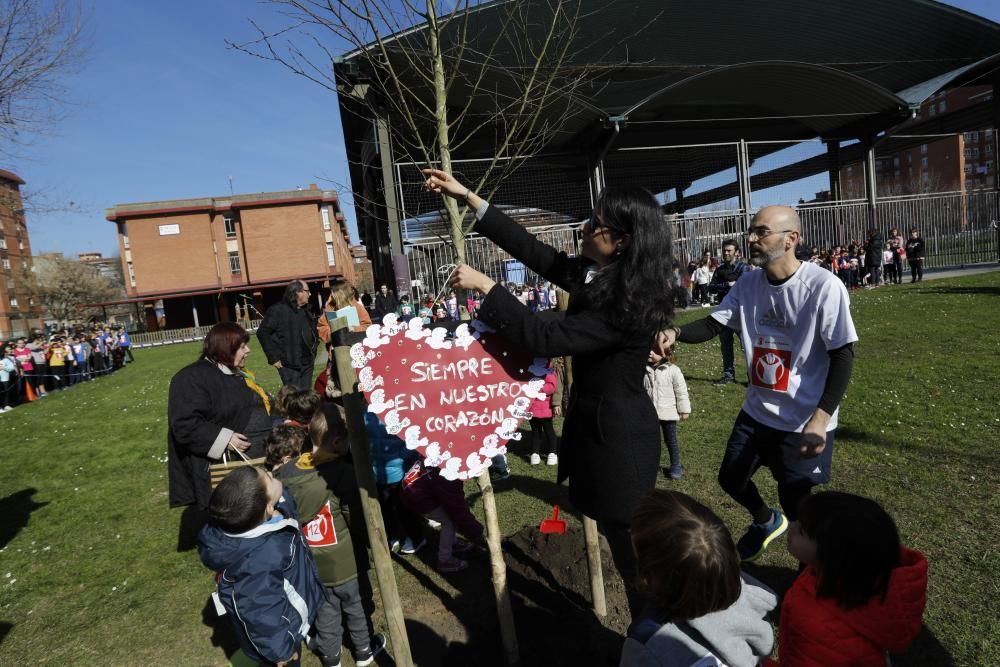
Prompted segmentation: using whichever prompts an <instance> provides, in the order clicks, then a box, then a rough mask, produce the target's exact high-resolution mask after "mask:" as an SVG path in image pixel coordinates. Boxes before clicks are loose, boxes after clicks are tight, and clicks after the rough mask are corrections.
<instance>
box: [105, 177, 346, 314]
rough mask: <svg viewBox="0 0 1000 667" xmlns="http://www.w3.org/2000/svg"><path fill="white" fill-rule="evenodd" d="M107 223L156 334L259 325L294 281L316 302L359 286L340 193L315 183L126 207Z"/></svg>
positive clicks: (132, 295) (129, 286)
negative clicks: (244, 322)
mask: <svg viewBox="0 0 1000 667" xmlns="http://www.w3.org/2000/svg"><path fill="white" fill-rule="evenodd" d="M106 217H107V219H108V220H109V221H111V222H113V223H115V224H116V225H117V227H118V246H119V251H120V253H121V265H122V274H123V276H124V281H125V289H126V292H127V294H128V301H130V302H132V303H135V304H136V308H137V309H138V310H140V311H141V312H142V313H143V314H144V318H143V319H144V321H145V323H146V326H147V328H149V329H156V328H163V327H166V328H170V329H174V328H182V327H189V326H197V325H204V324H212V323H215V322H219V321H232V320H236V319H238V318H240V319H254V318H256V317H258V316H259V313H262V312H263V311H264V310H266V308H267V306H268V305H270V304H272V303H274V302H276V301H278V300H280V299H281V294H282V292H283V290H284V288H285V285H287V284H288V283H289V282H290V281H291V280H293V279H301V280H304V281H306V282H307V283H308V284H309V285H310V288H311V289H312V291H313V293H314V294H315V295H316V299H317V301H319V300H320V299H321V298H322V297H321V294H320V293H321V290H322V288H323V287H328V286H329V285H330V284H331V282H338V281H343V280H347V281H350V282H352V283H353V282H354V281H355V269H354V258H353V257H352V254H351V251H350V247H349V246H350V238H349V235H348V231H347V226H346V224H345V222H344V216H343V214H342V213H341V210H340V206H339V200H338V197H337V193H336V192H334V191H332V190H320V189H318V188H317V187H316V186H315V185H310V186H309V189H307V190H290V191H283V192H262V193H258V194H237V195H232V196H229V197H209V198H204V199H175V200H170V201H158V202H146V203H137V204H119V205H117V206H115V207H113V208H110V209H108V210H107V211H106ZM247 313H250V314H249V315H248V314H247Z"/></svg>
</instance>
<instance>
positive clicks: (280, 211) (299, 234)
mask: <svg viewBox="0 0 1000 667" xmlns="http://www.w3.org/2000/svg"><path fill="white" fill-rule="evenodd" d="M240 228H241V233H242V238H243V244H242V247H241V254H242V252H243V251H244V250H245V252H246V258H245V263H244V266H245V267H246V268H245V271H247V272H248V274H247V275H245V277H246V278H247V279H248V280H250V282H254V283H258V282H263V281H266V280H273V279H279V278H287V277H289V276H299V275H315V274H318V273H324V274H325V273H328V272H329V271H330V270H331V267H330V266H329V264H328V263H327V261H326V240H325V239H324V237H323V221H322V219H321V218H320V213H319V206H318V205H317V204H316V203H314V202H311V203H308V204H301V205H298V204H296V205H287V206H270V207H258V208H245V209H241V210H240Z"/></svg>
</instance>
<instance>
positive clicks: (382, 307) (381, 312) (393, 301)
mask: <svg viewBox="0 0 1000 667" xmlns="http://www.w3.org/2000/svg"><path fill="white" fill-rule="evenodd" d="M397 308H399V300H398V299H397V298H396V295H395V294H394V293H393V292H388V293H386V295H385V296H383V295H382V292H381V291H380V292H379V293H378V294H376V295H375V308H374V310H373V314H374V316H375V319H377V320H378V321H377V322H375V323H376V324H382V318H383V317H385V316H386V315H388V314H389V313H395V312H396V309H397Z"/></svg>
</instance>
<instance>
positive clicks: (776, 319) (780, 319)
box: [757, 305, 788, 329]
mask: <svg viewBox="0 0 1000 667" xmlns="http://www.w3.org/2000/svg"><path fill="white" fill-rule="evenodd" d="M757 324H759V325H761V326H766V327H781V328H783V329H784V328H787V327H788V323H787V322H786V321H785V316H784V315H783V314H782V313H781V311H780V310H778V307H777V306H774V305H772V306H771V307H770V308H768V309H767V312H766V313H764V317H762V318H760V321H759V322H757Z"/></svg>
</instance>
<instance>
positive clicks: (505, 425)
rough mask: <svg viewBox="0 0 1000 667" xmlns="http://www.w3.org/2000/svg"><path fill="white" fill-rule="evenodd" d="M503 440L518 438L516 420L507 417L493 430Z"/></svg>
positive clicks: (519, 434)
mask: <svg viewBox="0 0 1000 667" xmlns="http://www.w3.org/2000/svg"><path fill="white" fill-rule="evenodd" d="M494 433H496V434H497V435H498V436H500V437H501V438H503V439H504V440H520V439H521V433H520V432H519V431H518V430H517V420H516V419H511V418H510V417H507V418H506V419H504V420H503V421H502V422H500V425H499V426H497V427H496V429H495V430H494Z"/></svg>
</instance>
